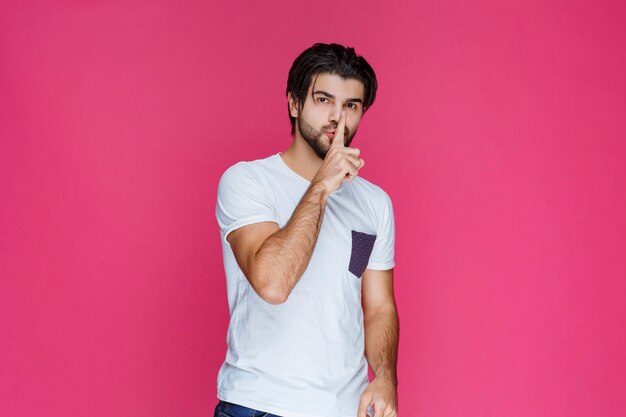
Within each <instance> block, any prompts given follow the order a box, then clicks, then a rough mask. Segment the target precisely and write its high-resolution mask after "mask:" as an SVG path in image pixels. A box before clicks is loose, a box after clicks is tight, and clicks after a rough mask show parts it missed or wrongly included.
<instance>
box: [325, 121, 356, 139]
mask: <svg viewBox="0 0 626 417" xmlns="http://www.w3.org/2000/svg"><path fill="white" fill-rule="evenodd" d="M337 126H338V124H337V123H333V124H331V125H329V126H322V131H323V132H324V133H326V132H328V131H329V130H337ZM343 133H344V137H346V138H348V137H350V129H348V126H345V127H344V129H343Z"/></svg>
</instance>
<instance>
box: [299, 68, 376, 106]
mask: <svg viewBox="0 0 626 417" xmlns="http://www.w3.org/2000/svg"><path fill="white" fill-rule="evenodd" d="M315 91H324V92H325V93H328V94H331V95H333V96H335V97H337V98H338V99H340V100H341V99H343V100H346V99H349V98H360V99H361V100H364V98H365V97H364V96H365V86H364V85H363V83H362V82H361V81H359V80H357V79H355V78H341V77H340V76H339V75H337V74H330V73H327V72H325V73H321V74H317V75H314V76H313V77H312V80H311V85H310V86H309V95H310V94H311V93H313V92H315Z"/></svg>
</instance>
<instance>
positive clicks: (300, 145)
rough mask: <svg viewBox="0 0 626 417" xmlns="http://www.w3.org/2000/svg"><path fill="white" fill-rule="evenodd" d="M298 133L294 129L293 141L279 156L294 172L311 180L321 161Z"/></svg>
mask: <svg viewBox="0 0 626 417" xmlns="http://www.w3.org/2000/svg"><path fill="white" fill-rule="evenodd" d="M298 133H299V132H297V131H296V136H295V137H294V139H293V143H292V144H291V146H290V147H289V148H287V150H286V151H285V152H283V153H282V154H281V156H282V158H283V161H284V162H285V164H287V166H288V167H289V168H291V169H292V170H293V171H294V172H295V173H296V174H298V175H300V176H301V177H304V178H306V179H307V180H309V181H312V180H313V178H315V175H316V174H317V171H318V170H319V169H320V167H321V166H322V162H323V161H322V159H320V157H319V156H317V154H316V153H315V152H314V151H313V149H311V147H310V146H309V144H308V143H306V142H305V140H304V139H303V138H302V137H300V135H299V134H298Z"/></svg>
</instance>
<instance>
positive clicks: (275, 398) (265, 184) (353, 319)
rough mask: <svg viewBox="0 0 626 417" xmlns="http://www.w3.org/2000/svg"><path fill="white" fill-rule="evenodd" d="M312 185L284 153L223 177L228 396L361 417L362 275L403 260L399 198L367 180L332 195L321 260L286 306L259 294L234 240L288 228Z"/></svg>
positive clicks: (318, 252)
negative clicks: (236, 233) (255, 229)
mask: <svg viewBox="0 0 626 417" xmlns="http://www.w3.org/2000/svg"><path fill="white" fill-rule="evenodd" d="M309 185H310V182H309V181H307V180H306V179H304V178H303V177H301V176H299V175H298V174H296V173H295V172H294V171H293V170H291V169H290V168H289V167H288V166H287V165H286V164H285V163H284V161H283V159H282V157H281V156H280V154H275V155H272V156H270V157H268V158H265V159H260V160H256V161H252V162H240V163H237V164H235V165H233V166H231V167H230V168H228V169H227V170H226V172H225V173H224V174H223V176H222V178H221V180H220V183H219V187H218V198H217V207H216V215H217V220H218V223H219V226H220V231H221V238H222V249H223V255H224V269H225V272H226V280H227V289H228V303H229V308H230V315H231V318H230V325H229V328H228V336H227V344H228V349H227V353H226V360H225V362H224V364H223V365H222V367H221V368H220V371H219V374H218V398H220V399H221V400H224V401H228V402H232V403H235V404H239V405H242V406H245V407H249V408H253V409H256V410H261V411H265V412H269V413H271V414H276V415H279V416H283V417H353V416H355V415H356V412H357V408H358V405H359V399H360V395H361V393H362V392H363V390H364V389H365V388H366V386H367V384H368V378H367V361H366V359H365V356H364V339H363V336H364V334H363V310H362V307H361V275H362V273H363V271H364V270H365V269H366V268H369V269H377V270H386V269H391V268H393V266H394V219H393V209H392V205H391V200H390V199H389V196H388V195H387V194H386V193H385V192H384V191H383V190H382V189H381V188H380V187H378V186H376V185H374V184H372V183H370V182H368V181H366V180H364V179H363V178H361V177H356V178H355V179H354V180H353V181H351V182H346V183H343V184H342V185H341V186H340V187H339V189H338V190H337V191H335V192H333V193H332V194H330V196H329V197H328V200H327V205H326V210H325V213H324V218H323V221H322V226H321V229H320V233H319V237H318V239H317V243H316V245H315V249H314V250H313V254H312V257H311V260H310V262H309V264H308V266H307V268H306V271H305V272H304V274H303V275H302V277H301V278H300V280H299V281H298V283H297V284H296V286H295V287H294V288H293V290H292V292H291V294H290V295H289V298H288V299H287V301H286V302H285V303H283V304H278V305H272V304H269V303H267V302H265V301H264V300H263V299H261V298H260V297H259V296H258V295H257V293H256V292H255V291H254V289H253V288H252V286H251V285H250V284H249V282H248V280H247V279H246V277H245V276H244V274H243V272H242V271H241V269H240V268H239V266H238V264H237V262H236V260H235V257H234V255H233V251H232V249H231V247H230V245H229V243H228V241H227V240H226V236H227V235H228V234H229V233H230V232H232V231H233V230H235V229H238V228H240V227H242V226H246V225H249V224H253V223H258V222H268V221H269V222H275V223H277V224H278V225H279V226H280V227H281V228H282V227H284V226H285V225H286V223H287V221H288V220H289V219H290V218H291V215H292V214H293V211H294V209H295V208H296V206H297V205H298V203H299V201H300V199H301V198H302V196H303V195H304V193H305V192H306V190H307V189H308V187H309Z"/></svg>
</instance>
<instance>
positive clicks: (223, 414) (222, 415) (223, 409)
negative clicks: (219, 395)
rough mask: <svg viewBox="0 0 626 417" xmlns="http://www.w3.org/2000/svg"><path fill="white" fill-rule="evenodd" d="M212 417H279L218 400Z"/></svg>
mask: <svg viewBox="0 0 626 417" xmlns="http://www.w3.org/2000/svg"><path fill="white" fill-rule="evenodd" d="M213 417H280V416H277V415H275V414H270V413H266V412H265V411H259V410H253V409H252V408H248V407H244V406H242V405H237V404H233V403H227V402H226V401H222V400H220V402H219V403H218V404H217V406H216V407H215V413H214V414H213Z"/></svg>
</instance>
